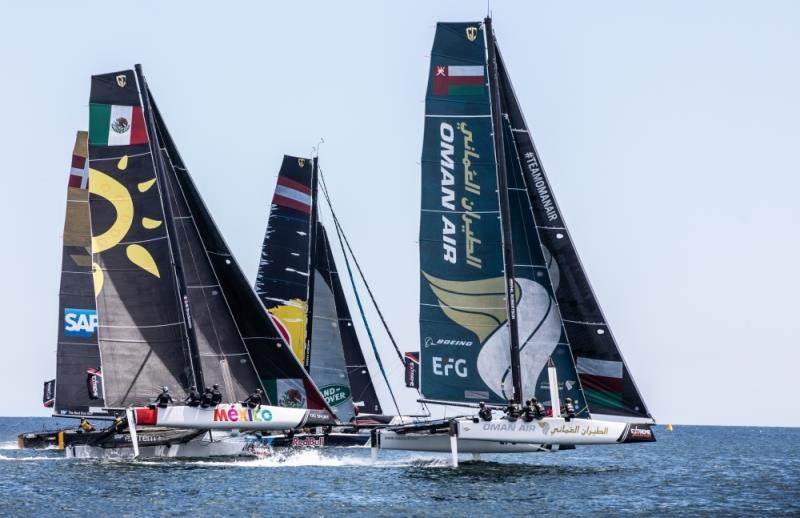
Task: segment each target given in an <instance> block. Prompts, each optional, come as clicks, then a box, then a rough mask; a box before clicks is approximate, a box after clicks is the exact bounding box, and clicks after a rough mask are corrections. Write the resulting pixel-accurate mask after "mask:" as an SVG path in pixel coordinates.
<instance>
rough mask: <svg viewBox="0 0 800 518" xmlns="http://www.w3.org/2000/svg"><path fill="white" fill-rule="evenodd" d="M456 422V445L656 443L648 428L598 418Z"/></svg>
mask: <svg viewBox="0 0 800 518" xmlns="http://www.w3.org/2000/svg"><path fill="white" fill-rule="evenodd" d="M456 423H457V425H458V431H457V437H458V442H459V445H460V444H461V442H462V441H463V440H476V441H502V442H514V443H528V444H545V445H555V444H558V445H563V446H566V445H572V446H578V445H590V444H615V443H627V442H652V441H655V436H654V435H653V433H652V430H650V426H649V425H644V424H639V425H635V424H630V423H624V422H619V421H600V420H597V419H581V418H573V419H570V420H569V421H567V420H566V419H565V418H563V417H546V418H544V419H538V420H533V421H531V422H525V421H524V420H522V419H518V420H516V421H508V420H506V419H500V420H497V421H478V422H475V420H473V419H458V420H457V421H456Z"/></svg>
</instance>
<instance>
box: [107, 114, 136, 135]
mask: <svg viewBox="0 0 800 518" xmlns="http://www.w3.org/2000/svg"><path fill="white" fill-rule="evenodd" d="M111 129H112V130H114V133H119V134H122V133H125V132H126V131H128V130H129V129H131V125H130V123H129V122H128V119H126V118H125V117H118V118H117V119H116V120H114V121H113V122H112V123H111Z"/></svg>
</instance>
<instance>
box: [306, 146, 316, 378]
mask: <svg viewBox="0 0 800 518" xmlns="http://www.w3.org/2000/svg"><path fill="white" fill-rule="evenodd" d="M311 161H312V166H311V222H310V223H311V224H310V225H309V231H308V237H309V242H308V296H307V297H306V301H307V302H306V343H305V348H304V354H303V367H305V369H306V370H307V371H309V372H310V369H311V330H312V325H313V323H314V280H315V277H316V269H317V265H316V256H317V218H318V217H319V214H318V212H317V186H318V182H319V180H318V176H319V154H317V156H315V157H313V158H312V159H311Z"/></svg>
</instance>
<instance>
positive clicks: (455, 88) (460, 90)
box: [447, 85, 484, 95]
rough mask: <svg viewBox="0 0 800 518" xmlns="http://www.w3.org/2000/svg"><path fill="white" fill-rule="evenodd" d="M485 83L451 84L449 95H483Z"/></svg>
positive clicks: (448, 89) (448, 88)
mask: <svg viewBox="0 0 800 518" xmlns="http://www.w3.org/2000/svg"><path fill="white" fill-rule="evenodd" d="M483 92H484V86H483V85H449V86H448V87H447V95H483Z"/></svg>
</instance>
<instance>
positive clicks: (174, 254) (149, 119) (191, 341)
mask: <svg viewBox="0 0 800 518" xmlns="http://www.w3.org/2000/svg"><path fill="white" fill-rule="evenodd" d="M134 69H135V70H136V80H137V81H138V83H139V89H140V94H141V96H142V111H143V113H144V120H145V123H146V124H147V133H148V134H149V135H150V139H149V144H150V152H151V153H152V155H153V162H154V163H155V173H156V184H157V185H158V186H160V188H163V189H167V188H168V186H167V181H166V177H165V172H164V170H165V166H164V157H163V155H162V154H161V146H160V144H159V141H158V132H157V129H156V125H155V119H154V118H153V110H152V107H151V105H150V94H149V91H148V89H147V83H145V79H144V74H142V65H140V64H138V63H137V64H136V65H135V66H134ZM163 200H164V198H163V197H162V202H161V205H162V208H163V210H164V219H165V220H166V221H165V223H166V227H167V242H168V243H169V251H170V256H171V262H172V269H173V272H174V274H175V279H176V281H177V287H178V294H179V295H180V298H181V304H180V307H181V313H182V314H183V320H184V329H185V331H186V341H187V344H188V347H189V352H190V365H191V367H192V373H193V375H194V385H195V386H196V387H204V386H205V383H204V380H203V369H202V364H201V362H200V349H199V347H198V345H197V337H196V336H195V334H194V327H193V326H192V315H191V310H190V308H189V294H188V292H187V289H186V279H185V278H184V275H183V269H182V268H181V265H180V261H179V260H178V258H179V257H180V252H179V250H178V248H177V243H176V242H175V239H174V236H177V232H176V230H175V220H174V219H173V217H172V207H170V204H169V203H164V201H163Z"/></svg>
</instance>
